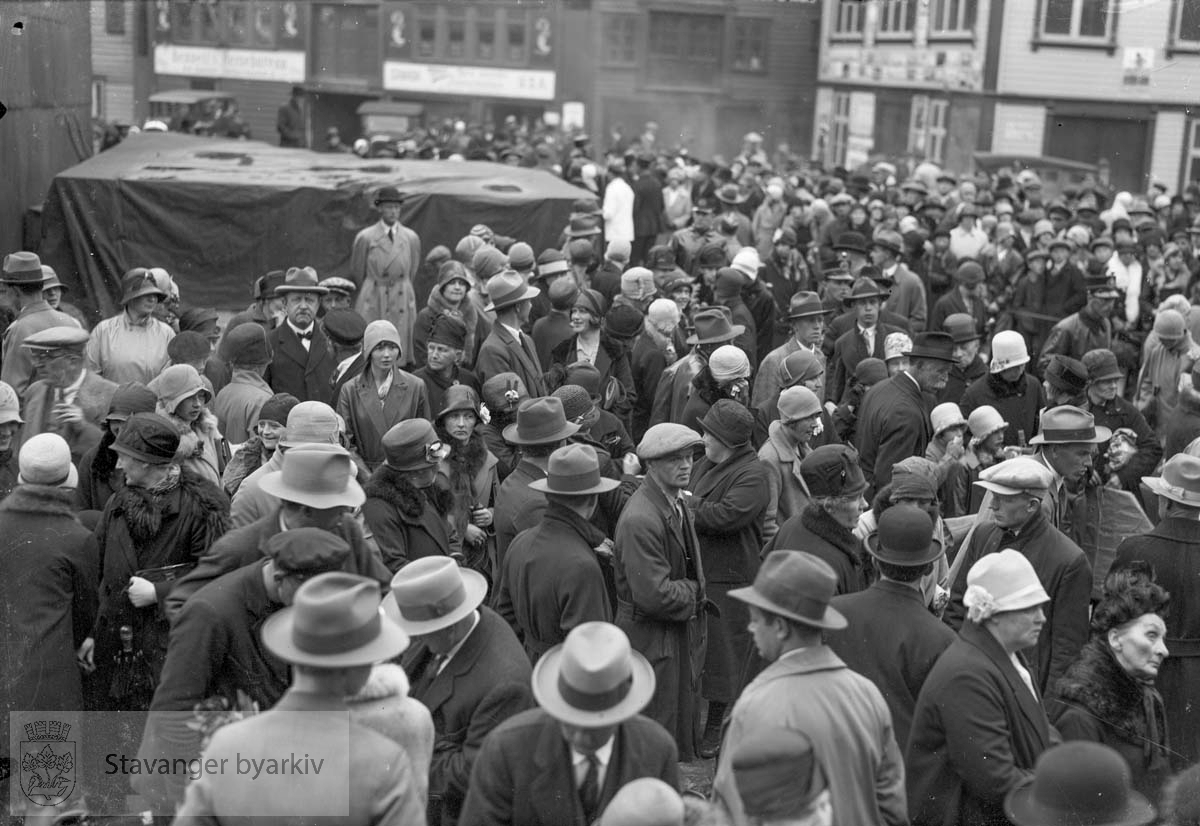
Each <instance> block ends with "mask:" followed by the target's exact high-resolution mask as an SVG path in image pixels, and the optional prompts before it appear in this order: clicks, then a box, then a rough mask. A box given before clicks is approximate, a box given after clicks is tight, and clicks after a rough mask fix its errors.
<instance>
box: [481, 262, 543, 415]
mask: <svg viewBox="0 0 1200 826" xmlns="http://www.w3.org/2000/svg"><path fill="white" fill-rule="evenodd" d="M487 290H488V297H489V298H491V303H490V304H488V305H487V307H485V308H484V309H485V310H487V311H489V312H495V313H496V323H495V324H493V325H492V331H491V333H489V334H488V337H487V338H486V339H484V342H483V344H482V345H481V346H480V348H479V357H478V358H476V359H475V374H476V375H477V376H478V377H479V381H480V382H486V381H487V380H488V379H490V378H491V377H492V376H495V375H497V374H498V373H516V374H517V377H518V378H519V379H521V382H522V383H523V384H524V385H525V388H526V389H527V390H528V391H529V395H530V397H531V398H536V397H538V396H545V395H547V393H546V381H545V378H544V377H543V374H542V365H541V362H539V361H538V355H537V350H536V349H534V345H533V339H532V338H531V337H530V336H528V335H526V334H525V333H523V332H521V330H522V328H523V327H524V326H525V325H526V323H528V321H529V312H530V310H531V309H532V307H533V299H534V298H535V297H536V296H537V295H539V294H540V293H541V290H539V289H538V288H537V287H530V286H527V285H526V284H525V279H524V278H522V277H521V274H520V273H518V272H516V271H515V270H504V271H502V272H500V273H499V274H498V275H494V276H492V279H491V280H490V281H488V285H487Z"/></svg>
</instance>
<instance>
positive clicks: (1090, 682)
mask: <svg viewBox="0 0 1200 826" xmlns="http://www.w3.org/2000/svg"><path fill="white" fill-rule="evenodd" d="M1055 688H1056V691H1057V695H1058V698H1059V699H1060V700H1062V701H1063V702H1066V703H1069V704H1071V705H1074V706H1078V707H1080V708H1083V709H1084V710H1086V711H1087V712H1088V713H1089V714H1092V715H1093V716H1095V717H1097V718H1098V719H1100V720H1102V721H1103V722H1104V723H1105V724H1106V725H1108V726H1111V727H1112V728H1114V729H1116V730H1117V731H1119V732H1121V734H1122V735H1124V736H1125V737H1127V738H1129V739H1131V740H1136V741H1141V740H1142V739H1144V738H1145V737H1146V733H1147V728H1148V727H1147V725H1146V718H1145V715H1144V711H1143V706H1142V692H1143V690H1144V689H1143V686H1142V684H1141V683H1139V682H1137V681H1136V680H1134V679H1133V678H1132V677H1130V676H1129V675H1128V674H1126V673H1125V670H1124V669H1122V668H1121V666H1120V664H1119V663H1118V662H1117V660H1116V658H1115V657H1113V655H1112V653H1111V652H1110V651H1109V648H1108V642H1107V640H1106V639H1105V638H1104V637H1103V636H1099V637H1093V638H1092V639H1090V640H1088V642H1087V644H1086V645H1084V647H1083V650H1082V651H1081V652H1080V655H1079V659H1077V660H1075V662H1073V663H1071V665H1070V667H1069V668H1067V671H1066V673H1065V674H1063V676H1062V677H1060V678H1059V680H1058V684H1057V685H1056V687H1055Z"/></svg>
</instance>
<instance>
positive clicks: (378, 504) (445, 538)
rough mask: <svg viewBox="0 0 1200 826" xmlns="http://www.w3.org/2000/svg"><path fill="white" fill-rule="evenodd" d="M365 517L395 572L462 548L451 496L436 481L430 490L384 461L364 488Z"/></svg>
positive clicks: (385, 560)
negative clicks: (451, 512)
mask: <svg viewBox="0 0 1200 826" xmlns="http://www.w3.org/2000/svg"><path fill="white" fill-rule="evenodd" d="M363 490H364V492H365V493H366V494H367V501H366V502H364V503H363V507H362V513H363V519H365V520H366V523H367V527H369V528H370V529H371V533H372V534H374V536H375V541H376V542H377V543H378V545H379V550H380V554H381V555H382V556H383V564H384V565H386V566H387V569H388V570H389V571H391V572H392V573H393V574H394V573H395V572H396V571H398V570H400V569H401V568H403V567H404V566H405V565H407V564H408V563H409V562H412V561H413V560H414V559H421V558H422V557H426V556H448V555H450V554H452V553H455V552H456V551H459V550H461V547H462V545H461V543H456V542H455V539H456V536H455V534H454V530H453V527H452V526H451V524H450V516H449V509H448V507H446V508H445V509H443V510H439V508H438V505H437V504H435V502H437V503H442V504H443V505H446V506H448V504H449V499H450V496H449V494H448V493H446V492H444V491H443V490H442V489H441V488H439V487H437V486H436V485H435V486H434V487H432V488H430V489H429V490H428V491H423V490H419V489H417V488H415V487H413V486H412V485H411V484H410V483H409V482H408V481H407V480H405V479H404V478H402V476H401V474H400V473H399V471H395V470H393V469H392V468H390V467H388V466H387V465H381V466H380V467H379V468H377V469H376V470H375V472H374V473H373V474H372V475H371V481H369V482H367V485H366V487H365V488H364V489H363Z"/></svg>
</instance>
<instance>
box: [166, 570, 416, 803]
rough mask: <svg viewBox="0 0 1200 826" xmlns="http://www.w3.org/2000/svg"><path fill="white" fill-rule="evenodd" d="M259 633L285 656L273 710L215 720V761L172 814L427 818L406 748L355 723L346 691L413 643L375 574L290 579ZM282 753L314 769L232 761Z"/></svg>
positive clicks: (211, 752) (208, 756)
mask: <svg viewBox="0 0 1200 826" xmlns="http://www.w3.org/2000/svg"><path fill="white" fill-rule="evenodd" d="M262 640H263V645H264V646H265V647H266V649H267V650H268V651H269V652H270V653H272V654H274V655H275V656H276V657H278V658H279V659H281V660H283V661H285V662H288V663H291V665H292V671H293V676H292V687H291V688H290V689H289V690H288V692H287V693H286V694H284V696H283V699H281V700H280V701H279V703H278V704H277V705H276V706H275V707H274V708H273V709H270V710H269V711H265V712H263V713H261V714H256V715H253V716H252V717H249V718H248V719H245V720H241V721H239V722H236V723H231V724H230V725H227V726H224V727H222V728H221V729H219V730H217V732H216V733H215V734H214V735H213V738H212V741H211V743H209V746H208V748H207V749H206V750H205V752H204V756H205V761H206V763H205V765H207V766H216V767H217V768H215V769H210V770H209V771H208V772H206V773H203V774H202V775H201V776H199V777H198V778H197V779H196V780H194V781H192V783H191V785H190V786H188V790H187V797H186V799H185V800H184V802H183V806H182V807H181V808H180V810H179V812H178V814H176V816H175V822H176V823H178V824H180V826H194V825H195V824H233V823H245V822H254V823H263V824H270V825H272V826H273V824H280V826H282V824H287V823H296V822H298V821H309V820H312V819H313V818H316V817H320V819H326V818H327V819H329V820H330V821H331V822H332V821H334V820H336V822H338V823H341V824H346V826H375V825H376V824H379V826H384V825H385V824H386V826H391V825H392V824H395V826H410V824H414V823H417V824H419V823H424V820H425V816H424V813H423V812H422V807H421V797H420V794H419V792H418V789H419V784H418V783H417V780H416V778H415V777H414V776H413V768H412V762H411V761H410V759H409V757H408V755H407V754H406V753H405V751H404V749H403V748H402V747H401V746H400V744H399V743H397V742H395V741H394V740H392V739H390V738H388V737H386V736H385V735H383V734H380V733H379V732H377V731H375V730H374V729H371V728H368V727H367V726H364V725H362V724H360V723H358V722H355V721H354V719H353V717H352V716H351V715H350V709H349V707H348V706H347V705H346V700H345V698H346V697H350V696H353V695H354V694H357V693H358V692H359V690H361V689H362V687H363V686H364V685H366V683H367V679H368V678H369V677H370V675H371V666H372V665H373V664H375V663H378V662H383V661H385V660H389V659H391V658H392V657H395V656H397V655H398V654H400V653H401V652H402V651H404V649H405V648H407V647H408V635H407V634H405V633H404V632H403V631H402V630H400V628H399V627H397V626H396V624H395V623H394V622H392V621H391V620H389V619H387V618H386V617H381V616H380V615H379V585H378V583H376V582H374V581H372V580H369V579H363V578H362V577H357V576H354V575H353V574H345V573H340V572H338V573H327V574H321V575H319V576H316V577H314V578H313V579H311V580H309V581H308V582H306V583H304V584H303V585H301V586H300V587H299V588H298V589H296V597H295V601H294V602H293V604H292V606H291V607H289V608H284V609H283V610H281V611H279V612H277V613H275V614H273V615H272V616H271V617H269V618H268V619H267V621H266V622H265V623H264V624H263V628H262ZM287 755H291V760H290V762H291V763H293V764H294V763H297V762H299V763H300V764H301V765H305V763H304V761H305V759H307V760H308V761H310V762H309V763H308V764H307V766H306V767H307V768H309V769H310V771H307V772H305V774H304V776H303V777H297V776H296V775H295V774H293V773H290V772H287V771H284V772H282V773H280V774H268V773H267V772H266V771H262V772H259V773H257V774H255V773H254V772H253V771H242V770H240V769H239V768H238V767H239V766H241V765H245V762H246V761H258V765H262V764H263V762H264V761H267V760H268V759H270V758H274V759H276V760H278V759H279V758H280V757H284V756H287ZM300 755H305V758H300V757H299V756H300ZM315 760H320V761H322V762H321V764H320V771H319V773H318V772H317V771H312V770H311V769H312V768H313V765H314V764H313V762H312V761H315ZM211 761H216V762H215V763H213V762H211ZM282 762H283V763H284V764H287V763H288V762H289V761H288V760H287V759H285V760H284V761H282ZM321 816H324V817H321Z"/></svg>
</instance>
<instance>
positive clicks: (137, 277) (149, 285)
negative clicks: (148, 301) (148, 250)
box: [121, 267, 168, 306]
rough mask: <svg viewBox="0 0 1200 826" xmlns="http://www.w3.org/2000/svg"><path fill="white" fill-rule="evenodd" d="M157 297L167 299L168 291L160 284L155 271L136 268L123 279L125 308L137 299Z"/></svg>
mask: <svg viewBox="0 0 1200 826" xmlns="http://www.w3.org/2000/svg"><path fill="white" fill-rule="evenodd" d="M146 295H157V296H158V297H159V298H167V297H168V294H167V291H166V290H164V289H163V288H162V287H160V286H159V284H158V279H157V278H156V277H155V274H154V271H153V270H149V269H146V268H145V267H134V268H133V269H132V270H130V271H129V272H127V273H125V275H124V276H122V278H121V304H122V306H124V305H125V304H128V303H129V302H130V301H133V300H134V299H135V298H141V297H142V296H146Z"/></svg>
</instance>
